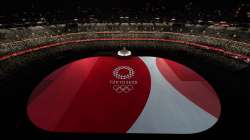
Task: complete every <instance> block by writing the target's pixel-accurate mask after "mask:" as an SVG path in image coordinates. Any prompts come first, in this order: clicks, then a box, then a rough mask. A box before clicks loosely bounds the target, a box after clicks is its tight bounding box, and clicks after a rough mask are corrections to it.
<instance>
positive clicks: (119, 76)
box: [113, 66, 135, 79]
mask: <svg viewBox="0 0 250 140" xmlns="http://www.w3.org/2000/svg"><path fill="white" fill-rule="evenodd" d="M124 69H125V70H127V71H128V74H124V75H122V74H120V73H119V72H120V70H124ZM134 75H135V71H134V69H132V68H131V67H129V66H119V67H116V68H115V69H114V70H113V76H114V77H115V78H117V79H130V78H132V77H133V76H134Z"/></svg>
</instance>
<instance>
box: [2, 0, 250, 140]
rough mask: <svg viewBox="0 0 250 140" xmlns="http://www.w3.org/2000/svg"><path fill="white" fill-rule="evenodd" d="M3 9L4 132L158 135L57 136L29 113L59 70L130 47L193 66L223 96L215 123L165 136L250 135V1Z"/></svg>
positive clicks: (14, 5) (135, 0) (38, 4)
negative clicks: (36, 94) (38, 91)
mask: <svg viewBox="0 0 250 140" xmlns="http://www.w3.org/2000/svg"><path fill="white" fill-rule="evenodd" d="M0 7H1V8H0V94H1V95H0V105H1V107H0V109H1V111H2V113H1V117H0V118H1V120H0V124H1V126H0V129H1V130H4V131H5V130H7V131H8V132H10V133H11V134H13V133H15V134H20V135H21V136H34V138H40V137H42V138H51V139H55V138H60V139H63V138H65V139H71V138H79V137H80V138H86V137H87V138H97V137H98V138H130V137H140V138H142V137H143V138H144V137H149V138H152V139H154V137H157V136H159V135H147V134H146V135H144V134H143V135H140V134H129V135H124V134H72V133H52V132H46V131H43V130H42V129H38V128H37V127H36V126H35V125H34V124H32V122H31V121H30V120H29V118H28V116H27V113H26V107H27V102H28V98H29V97H30V94H31V93H32V91H33V90H34V88H35V87H36V86H37V85H38V84H39V82H40V81H41V80H42V79H43V78H44V77H45V76H47V75H48V74H50V73H51V72H52V71H54V70H56V69H57V68H59V67H61V66H63V65H65V64H68V63H70V62H73V61H75V60H79V59H82V58H87V57H93V56H113V57H117V56H116V53H117V51H118V50H120V49H122V47H126V48H128V49H129V50H131V51H132V55H133V56H154V57H161V58H168V59H170V60H174V61H176V62H179V63H180V64H183V65H185V66H188V67H189V68H191V69H193V70H194V71H196V72H197V73H198V74H200V75H201V76H202V77H204V78H205V80H207V81H208V82H209V83H210V84H211V85H212V87H213V88H214V89H215V91H216V92H217V93H218V96H219V99H220V102H221V107H222V112H221V116H220V118H219V121H218V122H217V123H216V124H215V126H213V127H212V128H211V129H209V130H207V131H205V132H202V133H198V134H193V135H181V136H180V135H160V137H163V138H167V137H174V138H180V137H187V138H188V137H191V138H192V137H198V138H203V137H213V136H215V137H217V136H225V135H229V136H230V135H232V136H233V135H234V136H239V135H240V136H245V135H246V136H247V135H249V129H247V128H248V127H249V125H248V124H249V122H250V121H249V118H250V115H249V107H250V94H248V93H249V87H250V78H249V76H250V1H249V0H217V1H213V0H211V1H210V0H200V1H198V0H197V1H195V0H102V1H100V0H91V1H86V0H53V1H45V0H25V1H14V0H8V1H5V2H4V4H1V6H0ZM114 38H117V39H118V40H112V39H114ZM88 39H90V40H91V39H93V40H91V41H86V42H85V41H84V40H88ZM99 39H100V40H99ZM119 39H121V40H119ZM122 39H123V40H122ZM131 39H132V40H131ZM133 39H134V40H133ZM137 39H138V40H137ZM161 39H162V40H164V39H166V40H168V41H165V42H164V41H162V40H161ZM171 41H172V42H171ZM60 43H62V44H60ZM58 44H59V45H58ZM44 46H45V47H44ZM46 46H49V47H46ZM43 47H44V48H43ZM206 47H207V48H206ZM18 136H19V135H18Z"/></svg>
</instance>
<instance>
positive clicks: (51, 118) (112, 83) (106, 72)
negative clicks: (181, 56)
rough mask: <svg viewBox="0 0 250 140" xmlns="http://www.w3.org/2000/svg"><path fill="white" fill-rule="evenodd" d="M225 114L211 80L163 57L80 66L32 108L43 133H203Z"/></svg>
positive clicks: (42, 87) (59, 75)
mask: <svg viewBox="0 0 250 140" xmlns="http://www.w3.org/2000/svg"><path fill="white" fill-rule="evenodd" d="M220 113H221V106H220V101H219V98H218V96H217V94H216V92H215V91H214V89H213V88H212V87H211V86H210V84H209V83H208V82H207V81H206V80H205V79H203V78H202V77H201V76H200V75H199V74H197V73H196V72H194V71H193V70H191V69H190V68H187V67H186V66H184V65H181V64H178V63H176V62H173V61H171V60H168V59H164V58H157V57H128V58H126V59H124V58H119V57H107V56H106V57H104V56H103V57H90V58H85V59H81V60H77V61H75V62H72V63H70V64H67V65H65V66H63V67H61V68H59V69H57V70H56V71H54V72H53V73H51V74H49V75H48V76H47V77H46V78H45V79H43V80H42V81H41V82H40V84H39V85H38V86H37V87H36V88H35V89H34V91H33V93H32V95H31V96H30V99H29V102H28V106H27V114H28V117H29V119H30V120H31V122H32V123H33V124H35V125H36V126H37V127H38V128H41V129H43V130H46V131H50V132H77V133H163V134H190V133H198V132H202V131H205V130H207V129H209V128H211V127H212V126H213V125H214V124H215V123H216V122H217V120H218V119H219V116H220Z"/></svg>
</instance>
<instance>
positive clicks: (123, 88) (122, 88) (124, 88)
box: [113, 85, 134, 93]
mask: <svg viewBox="0 0 250 140" xmlns="http://www.w3.org/2000/svg"><path fill="white" fill-rule="evenodd" d="M133 89H134V87H133V85H114V86H113V90H114V91H115V92H116V93H129V92H131V91H132V90H133Z"/></svg>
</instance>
